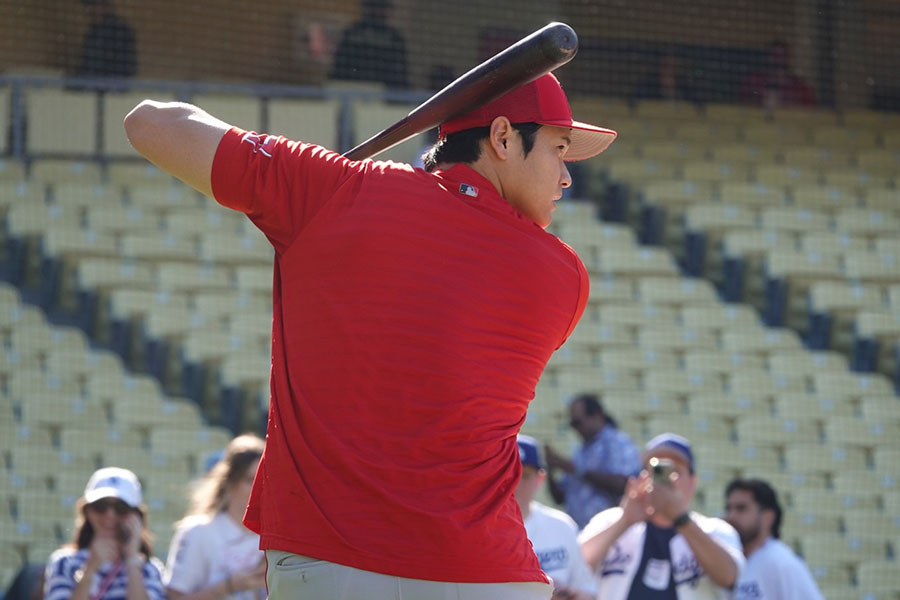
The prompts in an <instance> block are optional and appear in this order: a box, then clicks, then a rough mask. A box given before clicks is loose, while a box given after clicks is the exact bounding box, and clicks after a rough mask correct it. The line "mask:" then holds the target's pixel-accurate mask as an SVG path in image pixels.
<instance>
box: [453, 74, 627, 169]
mask: <svg viewBox="0 0 900 600" xmlns="http://www.w3.org/2000/svg"><path fill="white" fill-rule="evenodd" d="M500 116H503V117H506V118H507V119H509V121H510V122H511V123H540V124H542V125H553V126H556V127H569V128H571V129H572V134H571V138H572V144H571V145H570V146H569V150H568V152H566V160H567V161H575V160H584V159H586V158H590V157H592V156H596V155H598V154H600V153H601V152H603V151H604V150H606V148H607V147H608V146H609V145H610V144H612V142H613V140H614V139H616V132H615V131H613V130H612V129H604V128H603V127H597V126H596V125H590V124H588V123H582V122H580V121H573V120H572V109H571V108H569V100H568V99H567V98H566V94H565V92H563V89H562V86H560V85H559V80H558V79H556V76H555V75H553V73H547V74H546V75H542V76H541V77H538V78H537V79H535V80H534V81H532V82H531V83H526V84H525V85H523V86H521V87H519V88H516V89H514V90H513V91H511V92H508V93H506V94H504V95H503V96H500V97H499V98H497V99H496V100H494V101H493V102H489V103H487V104H485V105H484V106H482V107H481V108H476V109H475V110H473V111H471V112H468V113H466V114H464V115H462V116H461V117H457V118H455V119H451V120H449V121H447V122H446V123H442V124H441V127H440V130H439V132H438V137H440V138H441V139H443V138H444V137H446V136H448V135H450V134H451V133H456V132H457V131H463V130H464V129H471V128H473V127H486V126H488V125H490V124H491V122H492V121H493V120H494V119H496V118H497V117H500Z"/></svg>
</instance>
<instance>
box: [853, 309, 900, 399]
mask: <svg viewBox="0 0 900 600" xmlns="http://www.w3.org/2000/svg"><path fill="white" fill-rule="evenodd" d="M854 333H855V339H854V343H853V370H855V371H879V370H880V371H885V372H889V373H891V374H892V375H894V374H896V373H897V371H896V369H891V368H890V367H888V366H887V365H886V361H884V360H883V359H884V358H889V359H890V358H892V357H893V358H894V359H895V360H896V356H897V347H898V344H900V310H897V311H888V310H885V309H882V310H861V311H860V312H859V313H857V315H856V319H855V321H854ZM896 366H897V365H896V364H895V365H894V367H896ZM897 383H898V384H900V381H898V382H897Z"/></svg>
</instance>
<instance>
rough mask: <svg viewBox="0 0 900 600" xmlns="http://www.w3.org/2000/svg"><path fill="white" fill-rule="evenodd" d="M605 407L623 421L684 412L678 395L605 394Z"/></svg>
mask: <svg viewBox="0 0 900 600" xmlns="http://www.w3.org/2000/svg"><path fill="white" fill-rule="evenodd" d="M603 407H604V410H606V411H608V412H609V414H610V415H612V416H613V417H614V418H619V419H623V420H625V419H627V420H636V419H637V420H641V421H646V419H647V418H649V417H650V416H652V415H663V414H669V415H677V414H681V413H683V412H684V408H683V406H682V403H681V401H680V400H679V398H678V396H677V395H674V394H653V393H643V392H624V391H611V392H604V393H603ZM635 441H639V440H635Z"/></svg>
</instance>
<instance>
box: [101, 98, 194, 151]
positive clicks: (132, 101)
mask: <svg viewBox="0 0 900 600" xmlns="http://www.w3.org/2000/svg"><path fill="white" fill-rule="evenodd" d="M148 97H151V98H153V99H154V100H157V101H159V102H169V101H172V100H175V99H176V98H175V96H174V95H173V94H172V93H170V92H166V91H163V90H152V91H150V90H142V91H139V92H113V91H108V92H106V93H104V94H103V139H102V142H103V150H102V152H103V154H104V155H105V156H109V157H115V158H121V157H128V158H137V157H138V156H139V154H138V153H137V151H135V149H134V148H132V146H131V142H129V141H128V137H127V136H126V135H125V127H124V126H123V125H122V120H123V119H124V118H125V115H127V114H128V113H129V112H130V111H131V109H132V108H134V107H135V106H137V104H138V103H139V102H141V101H142V100H144V99H145V98H148ZM201 106H202V105H201Z"/></svg>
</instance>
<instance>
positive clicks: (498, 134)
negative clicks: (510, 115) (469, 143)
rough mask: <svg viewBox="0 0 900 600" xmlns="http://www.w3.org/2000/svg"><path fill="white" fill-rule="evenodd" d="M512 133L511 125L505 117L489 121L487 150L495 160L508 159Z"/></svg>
mask: <svg viewBox="0 0 900 600" xmlns="http://www.w3.org/2000/svg"><path fill="white" fill-rule="evenodd" d="M514 131H515V129H513V126H512V123H510V122H509V119H507V118H506V117H497V118H496V119H494V120H493V121H491V129H490V133H489V134H488V148H489V149H490V151H491V153H492V154H493V156H494V157H495V158H497V159H499V160H506V159H507V158H508V157H509V150H510V139H511V138H512V134H513V132H514Z"/></svg>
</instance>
